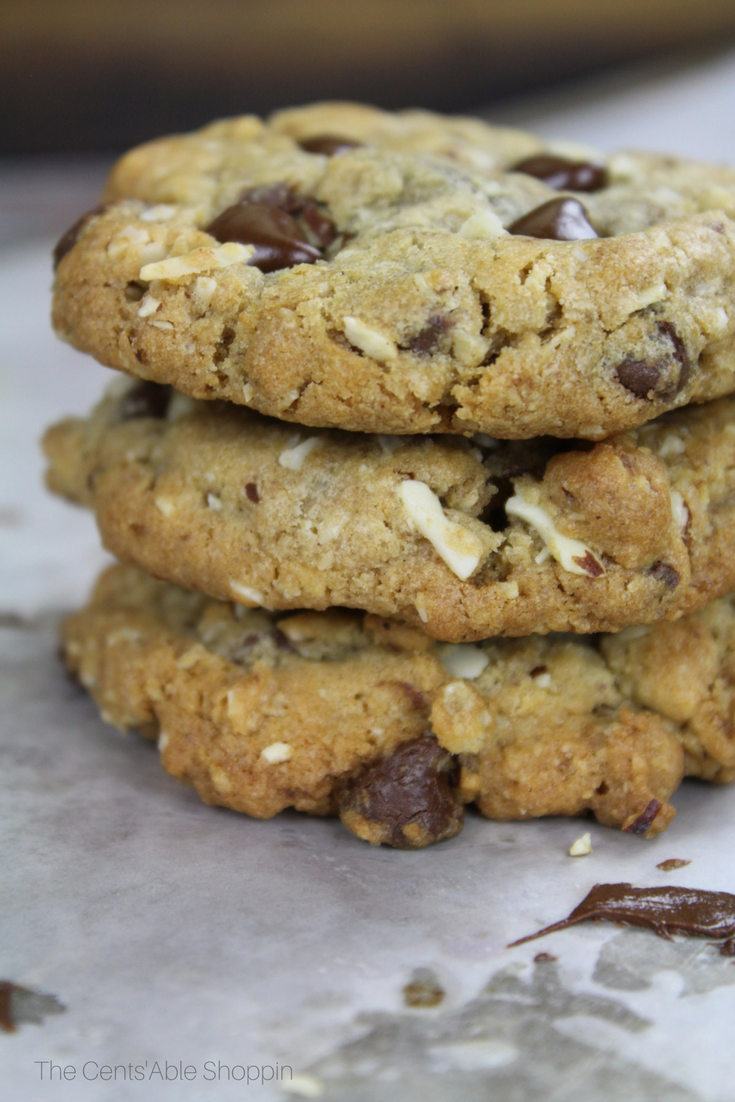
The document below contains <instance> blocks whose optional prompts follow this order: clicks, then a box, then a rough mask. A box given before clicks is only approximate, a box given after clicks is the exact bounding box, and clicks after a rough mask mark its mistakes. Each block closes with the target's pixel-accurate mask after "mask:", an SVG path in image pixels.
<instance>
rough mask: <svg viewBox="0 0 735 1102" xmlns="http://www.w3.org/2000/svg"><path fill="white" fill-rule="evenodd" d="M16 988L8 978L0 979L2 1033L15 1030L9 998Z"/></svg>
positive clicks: (0, 1024) (0, 1025)
mask: <svg viewBox="0 0 735 1102" xmlns="http://www.w3.org/2000/svg"><path fill="white" fill-rule="evenodd" d="M17 990H19V989H18V988H17V987H16V985H15V984H14V983H11V982H10V981H9V980H0V1029H1V1030H2V1031H3V1033H15V1030H16V1025H15V1021H14V1019H13V1013H12V1008H11V1005H10V998H11V995H12V994H13V992H14V991H17Z"/></svg>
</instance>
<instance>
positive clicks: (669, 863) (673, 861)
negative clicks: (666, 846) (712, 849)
mask: <svg viewBox="0 0 735 1102" xmlns="http://www.w3.org/2000/svg"><path fill="white" fill-rule="evenodd" d="M685 865H691V861H683V860H682V858H681V857H669V858H667V860H666V861H659V863H658V864H657V865H656V868H657V869H661V870H662V871H663V872H672V870H673V869H683V868H684V866H685Z"/></svg>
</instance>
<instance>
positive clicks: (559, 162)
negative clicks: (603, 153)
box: [512, 153, 608, 191]
mask: <svg viewBox="0 0 735 1102" xmlns="http://www.w3.org/2000/svg"><path fill="white" fill-rule="evenodd" d="M512 171H513V172H523V173H525V175H526V176H535V177H536V179H537V180H543V182H544V183H545V184H548V185H549V187H553V188H556V190H557V191H599V190H600V189H601V188H604V187H606V186H607V182H608V180H607V170H606V169H605V168H604V167H603V165H595V164H592V163H591V162H590V161H568V160H567V159H566V157H554V156H552V154H550V153H540V154H538V155H537V156H536V157H526V158H525V160H523V161H519V162H518V164H516V165H513V168H512Z"/></svg>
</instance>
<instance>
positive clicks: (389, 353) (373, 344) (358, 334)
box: [342, 317, 398, 363]
mask: <svg viewBox="0 0 735 1102" xmlns="http://www.w3.org/2000/svg"><path fill="white" fill-rule="evenodd" d="M342 327H343V329H344V333H345V336H346V337H347V340H348V341H349V342H350V344H354V346H355V348H359V349H360V351H361V352H364V353H365V355H366V356H369V357H370V359H371V360H377V361H378V363H386V362H387V361H388V360H395V358H396V357H397V355H398V348H397V347H396V344H395V342H394V341H392V340H390V339H389V338H388V337H384V336H383V334H382V333H378V331H377V330H376V329H371V328H370V326H369V325H366V324H365V322H364V321H360V319H359V318H348V317H346V318H343V319H342Z"/></svg>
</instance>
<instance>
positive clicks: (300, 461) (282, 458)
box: [278, 436, 324, 471]
mask: <svg viewBox="0 0 735 1102" xmlns="http://www.w3.org/2000/svg"><path fill="white" fill-rule="evenodd" d="M293 439H294V441H295V442H294V443H293V444H291V445H290V446H289V447H288V448H285V449H284V450H283V451H282V452H281V454H280V455H279V456H278V462H279V464H280V465H281V467H285V468H286V470H287V471H300V470H301V468H302V467H303V465H304V460H305V459H306V457H307V455H309V454H310V453H311V452H313V451H314V448H317V447H319V445H320V444H323V443H324V439H323V437H321V436H309V437H308V438H307V439H306V440H302V441H301V442H300V443H299V442H298V441H299V437H298V436H296V437H294V438H293Z"/></svg>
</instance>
